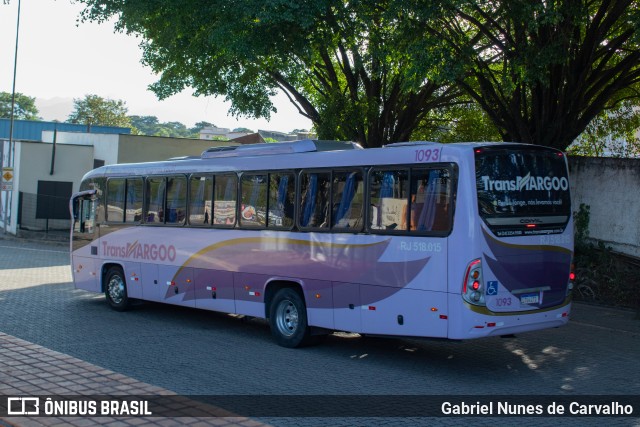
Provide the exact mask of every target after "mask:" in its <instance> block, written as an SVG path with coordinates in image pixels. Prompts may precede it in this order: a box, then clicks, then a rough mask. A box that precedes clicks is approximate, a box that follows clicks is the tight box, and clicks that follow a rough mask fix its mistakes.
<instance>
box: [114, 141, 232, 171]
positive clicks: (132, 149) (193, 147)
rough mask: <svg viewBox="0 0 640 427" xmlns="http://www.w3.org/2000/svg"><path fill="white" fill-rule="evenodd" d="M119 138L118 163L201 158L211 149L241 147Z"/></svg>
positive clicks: (209, 142)
mask: <svg viewBox="0 0 640 427" xmlns="http://www.w3.org/2000/svg"><path fill="white" fill-rule="evenodd" d="M119 137H120V144H119V148H118V161H117V163H138V162H154V161H158V160H167V159H170V158H173V157H181V156H200V154H202V152H203V151H205V150H206V149H208V148H211V147H218V146H229V145H240V144H237V143H232V142H227V141H207V140H202V139H186V138H166V137H161V136H144V135H119ZM107 164H108V163H107Z"/></svg>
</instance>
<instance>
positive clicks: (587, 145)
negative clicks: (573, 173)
mask: <svg viewBox="0 0 640 427" xmlns="http://www.w3.org/2000/svg"><path fill="white" fill-rule="evenodd" d="M638 129H640V106H638V105H637V104H632V103H631V102H629V101H625V102H622V103H621V104H620V105H619V106H617V107H616V108H615V109H613V110H604V111H602V112H601V113H600V114H598V116H597V117H596V118H595V119H593V120H592V121H591V123H589V125H588V126H587V128H586V129H585V131H584V132H583V133H582V134H581V135H580V137H578V139H577V140H576V141H574V143H573V144H571V146H569V148H568V150H567V152H568V153H569V154H573V155H578V156H590V157H602V156H612V157H640V138H638V136H637V132H638Z"/></svg>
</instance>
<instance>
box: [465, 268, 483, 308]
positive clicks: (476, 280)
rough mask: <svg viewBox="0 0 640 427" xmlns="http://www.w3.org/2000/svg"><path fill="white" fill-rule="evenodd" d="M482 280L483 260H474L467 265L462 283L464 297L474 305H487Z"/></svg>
mask: <svg viewBox="0 0 640 427" xmlns="http://www.w3.org/2000/svg"><path fill="white" fill-rule="evenodd" d="M483 283H484V282H483V280H482V261H481V260H480V259H476V260H473V261H471V262H470V263H469V265H468V266H467V271H466V273H465V275H464V283H463V284H462V298H463V299H464V300H465V301H466V302H468V303H469V304H473V305H486V302H485V299H484V294H485V290H484V285H483Z"/></svg>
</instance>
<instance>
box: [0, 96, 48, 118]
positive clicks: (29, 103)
mask: <svg viewBox="0 0 640 427" xmlns="http://www.w3.org/2000/svg"><path fill="white" fill-rule="evenodd" d="M38 114H39V111H38V108H37V107H36V99H35V98H32V97H30V96H27V95H24V94H22V93H19V92H16V96H15V110H14V112H13V118H14V119H16V120H42V119H41V118H40V117H39V116H38ZM0 118H3V119H10V118H11V93H10V92H0Z"/></svg>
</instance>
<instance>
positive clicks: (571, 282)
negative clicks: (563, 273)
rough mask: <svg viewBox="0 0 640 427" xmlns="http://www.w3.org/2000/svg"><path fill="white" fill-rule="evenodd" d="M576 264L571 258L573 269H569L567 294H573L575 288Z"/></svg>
mask: <svg viewBox="0 0 640 427" xmlns="http://www.w3.org/2000/svg"><path fill="white" fill-rule="evenodd" d="M575 268H576V266H575V264H574V263H573V260H571V269H570V270H569V283H568V284H567V295H566V296H569V295H571V291H572V290H573V287H574V286H575V282H576V269H575Z"/></svg>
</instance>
